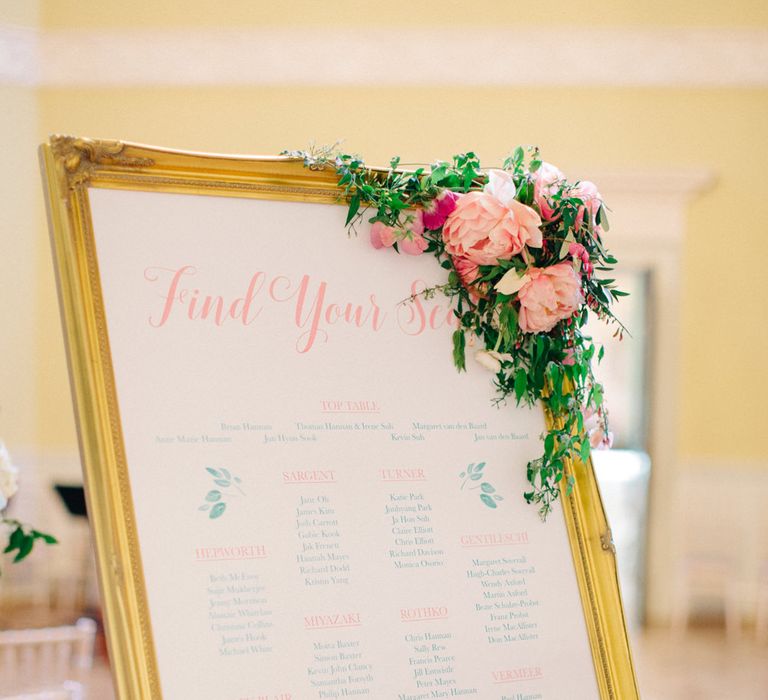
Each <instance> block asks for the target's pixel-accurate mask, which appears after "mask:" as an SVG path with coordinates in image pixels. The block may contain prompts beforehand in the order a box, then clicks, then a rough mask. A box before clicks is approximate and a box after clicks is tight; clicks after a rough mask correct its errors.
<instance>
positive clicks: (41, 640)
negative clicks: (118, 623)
mask: <svg viewBox="0 0 768 700" xmlns="http://www.w3.org/2000/svg"><path fill="white" fill-rule="evenodd" d="M95 637H96V623H95V622H94V621H93V620H91V619H89V618H81V619H79V620H78V621H77V622H76V623H75V624H74V625H70V626H64V627H44V628H40V629H21V630H6V631H3V632H0V689H2V690H0V692H1V693H5V695H0V698H7V697H13V696H14V695H16V696H18V695H19V694H20V693H27V694H28V695H29V694H32V695H31V697H34V698H38V696H39V698H40V700H43V698H47V697H49V696H50V697H51V699H52V700H53V698H56V700H58V699H59V698H62V700H63V699H64V698H66V699H68V700H82V699H84V698H85V694H84V691H83V686H82V683H81V682H80V681H81V680H82V679H83V678H84V676H85V675H86V674H87V672H88V671H89V670H90V668H91V666H92V665H93V650H94V640H95ZM8 693H10V694H11V695H8ZM34 693H37V695H34ZM22 697H26V696H24V695H22Z"/></svg>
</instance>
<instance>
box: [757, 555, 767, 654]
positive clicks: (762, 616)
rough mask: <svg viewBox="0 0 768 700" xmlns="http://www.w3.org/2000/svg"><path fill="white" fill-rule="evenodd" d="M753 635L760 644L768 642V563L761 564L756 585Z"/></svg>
mask: <svg viewBox="0 0 768 700" xmlns="http://www.w3.org/2000/svg"><path fill="white" fill-rule="evenodd" d="M755 634H756V636H757V641H758V643H760V644H765V643H766V642H768V561H765V562H763V566H762V569H761V571H760V575H759V580H758V584H757V613H756V615H755Z"/></svg>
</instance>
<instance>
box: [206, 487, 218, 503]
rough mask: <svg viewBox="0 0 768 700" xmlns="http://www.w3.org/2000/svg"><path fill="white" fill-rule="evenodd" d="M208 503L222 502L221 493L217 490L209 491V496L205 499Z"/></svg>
mask: <svg viewBox="0 0 768 700" xmlns="http://www.w3.org/2000/svg"><path fill="white" fill-rule="evenodd" d="M205 500H206V501H219V500H221V491H217V490H216V489H213V490H212V491H209V492H208V494H207V495H206V497H205Z"/></svg>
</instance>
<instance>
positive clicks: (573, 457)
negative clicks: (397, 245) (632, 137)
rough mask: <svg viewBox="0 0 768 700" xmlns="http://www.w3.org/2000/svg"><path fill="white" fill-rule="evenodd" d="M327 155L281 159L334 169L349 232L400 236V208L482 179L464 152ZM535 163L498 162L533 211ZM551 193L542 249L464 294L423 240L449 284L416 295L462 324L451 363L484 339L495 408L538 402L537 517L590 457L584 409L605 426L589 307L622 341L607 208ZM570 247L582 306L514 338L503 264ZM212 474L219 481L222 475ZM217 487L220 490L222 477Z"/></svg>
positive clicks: (533, 466) (533, 261)
mask: <svg viewBox="0 0 768 700" xmlns="http://www.w3.org/2000/svg"><path fill="white" fill-rule="evenodd" d="M332 151H333V148H332V147H328V148H320V149H314V150H310V151H292V152H287V155H290V156H292V157H295V158H301V159H302V160H303V162H304V164H305V166H306V167H308V168H312V169H321V168H333V169H335V171H336V174H337V176H338V184H339V187H340V192H341V196H342V197H343V198H344V199H345V201H346V202H347V204H348V212H347V226H348V228H349V230H350V231H351V232H353V233H354V232H356V230H357V229H356V227H357V225H358V224H359V223H360V221H361V220H362V219H364V218H365V219H366V220H367V221H368V222H376V221H380V222H383V223H384V224H386V225H388V226H393V227H395V229H396V231H399V232H401V233H400V234H396V235H402V236H403V237H405V236H407V235H409V234H408V233H407V223H408V221H409V219H408V217H409V216H411V214H409V211H412V210H413V209H416V208H418V207H421V206H423V205H425V204H427V203H429V202H430V201H431V200H433V199H435V198H436V197H437V196H438V195H440V194H441V193H442V192H443V191H444V190H446V189H448V190H452V191H454V192H457V193H460V194H462V193H466V192H470V191H475V190H481V189H482V188H483V187H484V186H485V184H486V183H487V180H488V176H487V174H486V172H485V171H484V170H483V169H482V168H481V167H480V162H479V160H478V158H477V156H476V155H475V154H474V153H473V152H471V151H468V152H466V153H461V154H459V155H456V156H454V157H453V158H452V159H451V160H450V161H438V162H436V163H433V164H432V165H431V166H427V165H424V166H419V167H416V169H415V170H404V169H399V167H400V159H399V158H393V159H392V160H391V162H390V167H389V169H387V170H373V169H370V168H367V167H366V166H365V163H364V162H363V160H362V159H361V158H360V157H359V156H355V155H351V154H344V153H335V154H332ZM541 167H542V160H541V157H540V154H539V150H538V148H535V147H529V148H522V147H517V148H515V149H514V151H513V152H512V154H511V155H510V156H509V157H508V158H507V159H506V160H505V161H504V165H503V168H504V170H506V171H507V172H508V173H509V174H510V175H511V177H512V180H513V182H514V185H515V198H516V199H517V200H518V201H520V202H522V203H523V204H526V205H528V206H531V207H533V208H536V207H537V206H538V204H537V202H536V201H535V193H536V177H537V176H536V173H537V172H538V171H539V170H540V168H541ZM549 190H550V191H549V195H548V198H549V202H548V203H549V206H550V207H551V208H552V210H553V214H552V215H551V216H549V217H547V219H546V220H545V221H543V223H542V225H541V227H540V228H541V231H542V234H543V245H542V247H541V248H533V247H528V248H527V249H526V250H525V254H524V255H517V256H514V257H512V258H511V259H509V260H498V261H497V264H495V265H483V266H481V267H480V268H479V275H480V276H479V277H478V279H477V280H476V281H475V282H473V283H472V285H471V287H472V288H468V287H466V286H465V285H464V284H462V282H461V277H460V276H459V274H458V270H456V268H455V266H454V261H453V259H452V258H451V256H450V255H449V254H448V253H447V252H446V250H445V244H444V242H443V239H442V232H441V231H429V230H428V231H425V233H424V238H425V239H426V241H427V243H428V247H427V251H426V252H427V253H429V254H431V255H433V256H434V257H435V258H436V260H437V262H438V264H439V265H440V266H441V267H442V268H443V269H445V270H446V271H447V273H448V280H447V283H446V284H443V285H439V286H437V287H433V288H430V289H428V290H425V291H424V293H423V294H424V296H425V297H426V298H430V297H431V296H434V294H436V293H438V292H439V293H442V294H445V295H446V296H447V297H449V298H450V299H451V300H452V301H453V302H454V307H455V314H456V318H457V319H458V321H459V325H460V328H459V330H457V331H456V332H454V334H453V339H452V340H453V361H454V364H455V366H456V368H457V369H458V370H459V371H463V370H465V369H466V335H467V334H471V335H473V336H474V337H476V338H479V339H481V340H482V341H483V343H484V345H485V348H486V349H487V350H490V351H493V352H494V353H496V356H499V357H501V358H502V359H501V360H499V362H500V365H501V369H500V370H499V372H498V373H497V374H496V376H495V380H494V384H495V386H496V389H497V396H496V397H495V399H494V400H495V402H496V403H497V404H503V403H504V402H506V401H507V400H508V399H510V398H512V399H513V400H514V401H515V402H516V403H517V404H521V403H523V404H526V405H532V404H534V403H536V402H539V401H541V402H542V403H543V405H544V408H545V411H546V413H547V416H548V425H549V428H548V430H547V433H546V435H545V436H544V453H543V454H542V455H541V456H540V457H539V458H538V459H535V460H533V461H531V462H530V463H529V464H528V465H527V477H528V480H529V482H530V483H531V489H530V490H529V491H527V492H526V493H525V494H524V496H525V499H526V500H527V501H528V502H529V503H534V504H536V505H538V507H539V511H540V513H541V515H542V517H546V516H547V514H548V513H549V512H550V511H551V509H552V505H553V503H554V502H555V500H556V499H557V498H558V496H559V494H560V489H561V484H563V486H564V488H565V489H566V492H569V490H570V489H571V488H572V487H573V483H574V482H573V477H572V475H571V474H569V473H567V470H568V469H569V468H570V465H571V464H572V463H573V462H574V461H585V460H587V459H588V458H589V441H588V440H587V436H586V435H585V434H584V431H585V426H584V415H583V413H584V412H592V413H595V414H596V415H598V416H599V417H600V420H601V421H602V427H603V429H604V430H606V431H607V413H606V411H605V407H604V405H603V392H602V387H601V386H600V385H599V384H598V383H597V382H596V380H595V377H594V374H593V372H592V364H591V363H592V360H593V358H594V356H595V355H597V358H598V361H599V360H601V359H602V357H603V348H602V347H600V348H596V347H595V345H594V343H593V342H592V339H591V338H590V337H588V336H587V335H585V334H584V332H583V328H584V325H585V323H586V322H587V318H588V315H589V312H590V311H591V312H592V313H594V314H595V315H597V317H598V318H600V319H602V320H604V321H605V322H606V323H609V324H613V325H615V327H616V333H615V335H617V336H618V337H619V338H621V337H622V336H623V334H624V332H625V331H626V329H625V328H624V326H623V325H622V324H621V323H620V322H619V321H618V320H617V319H616V317H615V316H614V315H613V312H612V310H611V305H612V304H613V302H614V301H615V300H617V299H619V298H620V297H622V296H625V294H626V293H625V292H622V291H620V290H618V289H616V286H615V280H614V279H611V278H610V277H609V276H607V275H602V276H599V275H598V273H600V274H602V273H610V272H611V270H612V269H613V265H615V264H616V259H615V258H614V257H613V256H612V255H610V253H608V251H607V250H606V249H605V247H604V245H603V242H602V232H604V231H607V230H608V219H607V214H606V207H605V206H604V205H603V204H602V203H600V204H599V205H598V207H597V211H596V212H593V213H594V217H593V216H592V214H590V209H589V207H587V206H586V205H585V201H584V195H583V194H582V192H583V191H584V190H583V189H580V188H579V183H575V184H570V183H568V182H566V181H565V180H562V181H557V182H555V183H553V184H551V185H550V188H549ZM571 244H579V245H580V246H581V247H583V250H584V255H585V256H586V258H585V259H583V258H581V257H579V259H578V260H577V259H576V257H575V256H574V265H575V266H576V268H577V269H578V271H579V274H580V278H581V283H582V292H583V295H584V300H585V303H584V305H583V307H582V308H581V309H579V310H578V311H577V312H576V313H575V314H574V315H573V316H571V317H570V318H567V319H564V320H561V321H559V322H558V323H557V324H556V325H555V327H554V328H553V329H552V330H551V331H549V332H548V333H524V332H522V331H521V329H520V326H519V318H518V310H519V300H518V298H517V292H515V293H514V294H502V293H500V292H498V291H497V290H496V289H495V284H496V283H498V281H499V280H500V279H501V278H502V277H503V276H504V274H505V273H506V272H507V271H508V270H510V269H515V270H517V271H518V272H519V273H523V272H524V271H525V270H526V269H527V268H529V267H536V268H545V267H548V266H550V265H555V264H558V263H560V262H562V261H563V260H564V259H565V258H567V257H568V256H569V249H570V246H571ZM481 464H483V463H481ZM483 466H484V465H483ZM209 471H211V470H209ZM481 473H482V467H480V465H470V467H468V469H467V471H466V472H462V476H461V478H462V479H464V480H465V482H473V481H479V480H480V479H482V475H481ZM214 476H216V477H217V478H219V479H222V480H226V479H227V477H226V476H225V475H223V474H220V475H218V476H217V475H216V474H214ZM476 476H477V478H475V477H476ZM216 483H217V485H221V484H220V482H219V481H216ZM484 483H485V482H484ZM462 488H463V486H462ZM478 488H480V489H481V491H482V495H481V500H482V501H483V502H484V503H485V504H486V505H488V506H489V507H493V508H495V507H496V501H497V500H500V498H501V497H497V495H496V494H495V493H493V492H488V491H485V490H483V489H482V488H481V485H478ZM483 497H485V498H483ZM488 501H490V502H488ZM491 503H493V505H491Z"/></svg>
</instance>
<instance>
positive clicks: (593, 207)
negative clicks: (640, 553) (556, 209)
mask: <svg viewBox="0 0 768 700" xmlns="http://www.w3.org/2000/svg"><path fill="white" fill-rule="evenodd" d="M568 196H569V197H576V198H577V199H580V200H581V201H582V202H583V204H582V205H581V206H580V207H579V209H578V212H577V213H576V221H575V226H576V228H577V229H579V228H581V225H582V224H583V223H584V214H585V213H586V212H589V217H590V222H591V224H592V226H595V225H596V223H597V221H596V217H597V212H598V210H599V209H600V205H601V204H602V203H603V197H602V195H601V194H600V192H598V190H597V185H595V183H594V182H590V181H589V180H584V181H582V182H580V183H578V184H577V185H574V186H573V187H572V188H571V189H570V191H569V192H568Z"/></svg>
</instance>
